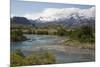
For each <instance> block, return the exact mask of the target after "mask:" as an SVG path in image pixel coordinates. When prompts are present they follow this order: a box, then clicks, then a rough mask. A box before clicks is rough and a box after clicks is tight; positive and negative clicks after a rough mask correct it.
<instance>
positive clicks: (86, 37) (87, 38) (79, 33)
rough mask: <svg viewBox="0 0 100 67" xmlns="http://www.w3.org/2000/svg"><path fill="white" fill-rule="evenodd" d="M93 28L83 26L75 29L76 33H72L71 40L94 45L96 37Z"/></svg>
mask: <svg viewBox="0 0 100 67" xmlns="http://www.w3.org/2000/svg"><path fill="white" fill-rule="evenodd" d="M94 33H95V32H94V31H93V29H92V27H90V26H82V27H80V28H78V29H74V31H70V34H69V36H70V38H71V39H72V40H73V39H74V40H77V41H79V42H83V43H86V42H88V43H94V42H95V35H94Z"/></svg>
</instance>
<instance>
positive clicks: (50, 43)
mask: <svg viewBox="0 0 100 67" xmlns="http://www.w3.org/2000/svg"><path fill="white" fill-rule="evenodd" d="M24 36H26V37H27V38H28V40H26V41H22V42H11V52H13V51H14V50H16V49H20V50H21V51H22V52H23V53H24V54H25V55H28V54H30V53H32V52H41V51H42V50H43V51H49V52H52V53H53V54H54V55H55V58H56V63H72V62H91V61H95V51H94V50H89V49H80V48H76V47H69V46H64V45H62V41H63V40H64V39H65V38H67V37H59V36H50V35H31V34H28V35H24Z"/></svg>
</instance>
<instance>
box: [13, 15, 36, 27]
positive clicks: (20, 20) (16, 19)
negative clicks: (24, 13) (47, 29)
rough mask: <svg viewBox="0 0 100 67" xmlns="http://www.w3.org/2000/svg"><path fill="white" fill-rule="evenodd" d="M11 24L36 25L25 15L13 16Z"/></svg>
mask: <svg viewBox="0 0 100 67" xmlns="http://www.w3.org/2000/svg"><path fill="white" fill-rule="evenodd" d="M11 25H12V26H15V25H16V26H18V25H24V26H35V25H34V24H33V23H31V22H30V20H28V19H27V18H25V17H12V18H11Z"/></svg>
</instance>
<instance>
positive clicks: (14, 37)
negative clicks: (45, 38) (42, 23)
mask: <svg viewBox="0 0 100 67" xmlns="http://www.w3.org/2000/svg"><path fill="white" fill-rule="evenodd" d="M24 40H26V37H25V36H23V33H22V31H21V30H19V29H16V30H12V31H11V41H24Z"/></svg>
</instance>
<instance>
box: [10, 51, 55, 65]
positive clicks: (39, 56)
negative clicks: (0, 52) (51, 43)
mask: <svg viewBox="0 0 100 67" xmlns="http://www.w3.org/2000/svg"><path fill="white" fill-rule="evenodd" d="M53 63H55V57H54V55H53V54H52V53H49V52H41V53H33V54H31V55H28V56H26V57H25V56H24V55H23V53H22V52H21V51H20V50H17V51H15V52H13V53H11V66H25V65H40V64H53Z"/></svg>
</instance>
